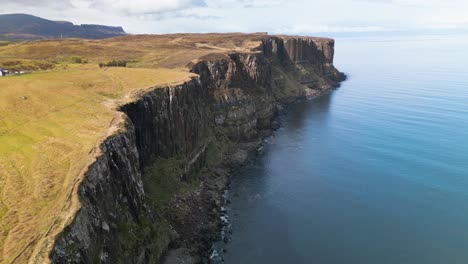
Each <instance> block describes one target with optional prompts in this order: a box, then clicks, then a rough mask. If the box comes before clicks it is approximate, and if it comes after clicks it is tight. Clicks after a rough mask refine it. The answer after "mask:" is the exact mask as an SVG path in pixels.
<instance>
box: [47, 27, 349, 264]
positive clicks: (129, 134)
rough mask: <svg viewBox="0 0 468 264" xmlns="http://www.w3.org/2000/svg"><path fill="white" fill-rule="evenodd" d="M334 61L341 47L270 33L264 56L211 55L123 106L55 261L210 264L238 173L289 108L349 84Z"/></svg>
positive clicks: (265, 40) (59, 240)
mask: <svg viewBox="0 0 468 264" xmlns="http://www.w3.org/2000/svg"><path fill="white" fill-rule="evenodd" d="M333 56H334V41H333V40H332V39H325V38H311V37H289V36H267V35H265V37H264V38H263V39H262V41H261V45H260V46H258V47H257V48H256V49H255V50H254V52H246V53H241V52H232V53H229V54H213V55H207V56H204V57H201V58H200V59H199V60H198V61H197V62H195V63H192V64H190V65H188V67H190V69H191V72H193V73H195V74H197V77H194V78H192V79H191V80H190V81H187V82H185V83H181V84H179V85H172V86H168V87H163V88H159V87H158V88H156V87H155V88H154V89H150V90H147V91H146V92H144V93H140V94H139V95H138V96H136V97H135V99H134V100H133V101H131V102H129V103H126V104H124V105H121V106H120V107H119V111H120V112H119V114H118V117H117V118H116V121H115V124H114V132H113V133H112V134H111V135H110V136H109V137H108V138H107V139H106V140H105V141H104V142H103V143H102V144H101V146H100V151H99V155H98V156H97V158H96V161H95V162H94V163H93V164H91V166H90V167H89V169H88V171H87V172H86V173H85V174H84V177H83V181H82V183H81V184H80V186H79V188H78V189H79V190H78V197H79V199H80V203H81V208H80V210H79V211H78V213H77V214H76V216H75V217H74V220H73V222H71V223H70V224H69V225H68V226H67V227H66V228H65V229H64V230H63V232H61V234H60V235H59V236H58V237H57V238H56V240H55V244H54V246H53V250H52V251H51V252H50V254H49V258H50V261H51V262H53V263H159V262H161V261H166V262H167V263H171V261H174V260H181V259H184V260H185V261H188V263H191V262H193V263H196V262H206V261H207V257H208V253H209V250H210V245H211V243H212V241H213V240H215V239H221V237H220V233H219V231H220V229H221V227H222V225H223V222H222V220H221V218H220V216H221V213H222V212H221V211H222V208H221V207H222V205H223V203H224V199H223V196H222V194H223V191H224V189H225V188H226V187H227V185H228V183H229V178H230V177H231V175H232V172H234V171H235V170H236V168H238V167H239V166H241V165H242V164H243V163H244V162H245V161H246V159H247V157H248V155H249V153H250V152H251V151H252V150H254V149H256V147H257V146H258V145H259V144H260V142H261V140H262V138H263V137H265V136H267V135H269V134H270V133H271V131H272V130H274V129H275V128H277V127H278V122H277V120H276V117H277V115H278V113H279V112H280V111H281V109H282V108H283V105H284V104H288V103H292V102H294V101H297V100H301V99H304V98H308V97H315V96H319V95H320V94H322V93H325V92H328V91H330V90H331V89H333V88H335V87H338V86H339V82H340V81H343V80H344V79H345V76H344V74H342V73H340V72H339V71H338V70H336V69H335V67H334V66H333ZM164 256H167V257H166V258H164Z"/></svg>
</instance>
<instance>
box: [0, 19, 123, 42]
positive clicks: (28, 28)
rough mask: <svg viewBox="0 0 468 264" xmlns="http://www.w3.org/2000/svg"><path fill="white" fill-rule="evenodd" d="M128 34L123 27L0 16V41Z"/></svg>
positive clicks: (97, 37)
mask: <svg viewBox="0 0 468 264" xmlns="http://www.w3.org/2000/svg"><path fill="white" fill-rule="evenodd" d="M126 34H127V33H126V32H125V31H124V30H123V28H122V27H111V26H103V25H86V24H84V25H74V24H73V23H71V22H68V21H52V20H47V19H44V18H40V17H36V16H33V15H28V14H5V15H0V40H35V39H53V38H89V39H103V38H110V37H116V36H122V35H126Z"/></svg>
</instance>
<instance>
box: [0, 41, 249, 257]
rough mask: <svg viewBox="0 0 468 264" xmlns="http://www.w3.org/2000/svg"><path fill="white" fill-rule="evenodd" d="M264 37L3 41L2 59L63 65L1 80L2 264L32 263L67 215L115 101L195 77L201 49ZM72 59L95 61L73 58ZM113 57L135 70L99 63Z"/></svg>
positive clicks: (230, 47) (242, 45)
mask: <svg viewBox="0 0 468 264" xmlns="http://www.w3.org/2000/svg"><path fill="white" fill-rule="evenodd" d="M256 38H258V36H256V35H251V36H250V37H246V36H241V35H172V36H127V37H119V38H115V39H109V40H102V41H94V40H62V41H38V42H28V43H20V44H18V43H15V44H10V45H5V46H0V66H1V63H2V62H5V61H7V62H8V61H10V62H11V61H20V62H23V61H26V62H27V64H28V65H30V64H40V63H48V64H53V66H54V67H55V69H54V70H49V71H43V72H36V73H33V74H29V75H22V76H12V77H2V78H0V250H2V254H0V262H1V263H9V262H11V261H12V260H13V259H15V258H16V257H17V256H20V258H19V259H18V260H19V261H20V262H23V261H26V259H27V258H28V257H29V256H30V255H31V254H32V251H33V248H34V247H35V246H36V244H37V243H38V241H40V240H41V239H42V238H43V237H44V236H45V234H46V233H47V230H48V229H49V227H50V226H51V225H52V224H53V223H54V222H55V223H57V222H63V220H64V219H63V218H64V217H65V216H64V212H63V210H62V209H63V206H64V204H66V203H67V199H69V198H67V197H68V196H67V194H69V193H70V192H71V190H72V188H73V183H74V182H75V181H76V179H77V178H78V177H79V176H80V175H81V173H82V172H83V170H84V169H85V168H86V165H87V164H88V163H89V162H90V161H92V159H93V157H92V156H91V155H90V153H91V152H90V150H91V149H93V148H94V147H95V146H96V144H97V143H98V142H99V141H100V140H102V139H103V137H105V135H106V134H107V132H108V130H109V124H110V122H111V120H112V118H113V116H114V115H115V110H114V106H115V105H116V104H119V103H121V102H122V101H123V100H128V96H127V95H128V94H130V93H131V92H132V91H135V90H140V89H142V88H145V87H149V86H161V85H163V84H167V83H174V82H182V81H184V80H186V79H188V78H189V77H190V76H191V74H190V73H188V72H187V70H186V68H185V67H184V66H186V65H187V64H188V63H190V62H193V61H195V60H197V58H199V57H201V56H204V55H207V54H210V53H228V52H231V51H249V50H250V49H251V48H252V47H255V46H256V45H258V42H257V41H255V40H256ZM72 56H81V57H83V58H86V59H87V60H88V61H89V64H85V65H77V64H70V63H69V58H70V57H72ZM113 59H119V60H130V61H132V63H131V65H132V67H136V68H108V69H99V68H98V67H97V66H96V64H97V62H100V61H109V60H113ZM20 64H21V63H20ZM24 97H27V99H24Z"/></svg>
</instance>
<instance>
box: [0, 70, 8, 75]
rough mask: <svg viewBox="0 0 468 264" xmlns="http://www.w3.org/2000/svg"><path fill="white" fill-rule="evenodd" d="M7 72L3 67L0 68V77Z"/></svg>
mask: <svg viewBox="0 0 468 264" xmlns="http://www.w3.org/2000/svg"><path fill="white" fill-rule="evenodd" d="M7 74H8V70H5V69H3V68H0V77H1V76H5V75H7Z"/></svg>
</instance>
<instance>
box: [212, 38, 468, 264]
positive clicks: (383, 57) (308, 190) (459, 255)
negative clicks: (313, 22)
mask: <svg viewBox="0 0 468 264" xmlns="http://www.w3.org/2000/svg"><path fill="white" fill-rule="evenodd" d="M335 65H336V67H337V68H338V69H340V70H341V71H343V72H345V73H346V74H347V75H348V80H347V81H346V82H344V83H343V84H342V86H341V87H340V88H339V89H337V90H336V91H334V92H332V93H330V94H329V95H326V96H323V97H321V98H318V99H314V100H309V101H306V102H303V103H299V104H297V105H294V106H292V109H291V110H290V111H289V113H288V114H287V115H285V116H283V117H282V124H283V126H282V128H280V129H279V130H278V131H276V132H275V133H274V135H273V136H272V137H271V138H269V139H268V143H266V144H265V146H264V148H263V149H262V151H261V153H259V156H258V158H257V160H256V161H255V162H253V164H251V165H249V166H247V167H245V168H244V169H243V170H242V171H241V173H240V174H239V175H237V176H236V177H235V178H234V180H233V183H232V188H231V190H230V191H229V197H230V200H231V204H230V205H229V206H228V216H229V218H230V221H231V225H232V232H233V234H232V240H231V241H230V242H229V243H227V244H224V243H221V245H220V246H221V247H222V248H224V249H226V253H225V254H224V256H223V258H224V260H225V262H226V263H243V264H248V263H271V264H275V263H318V264H334V263H338V264H341V263H343V264H403V263H405V264H406V263H407V264H431V263H434V264H466V263H468V37H467V36H417V37H411V36H405V37H387V38H385V37H375V38H372V37H366V38H343V39H337V40H336V54H335Z"/></svg>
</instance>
